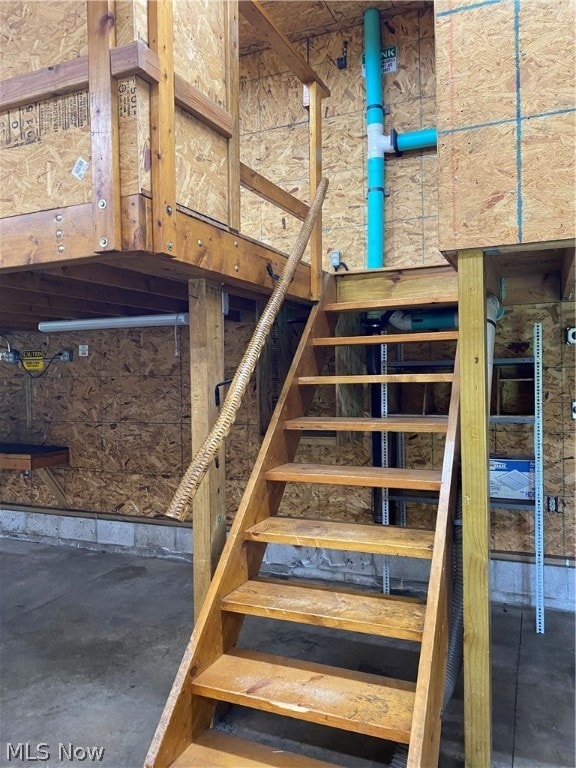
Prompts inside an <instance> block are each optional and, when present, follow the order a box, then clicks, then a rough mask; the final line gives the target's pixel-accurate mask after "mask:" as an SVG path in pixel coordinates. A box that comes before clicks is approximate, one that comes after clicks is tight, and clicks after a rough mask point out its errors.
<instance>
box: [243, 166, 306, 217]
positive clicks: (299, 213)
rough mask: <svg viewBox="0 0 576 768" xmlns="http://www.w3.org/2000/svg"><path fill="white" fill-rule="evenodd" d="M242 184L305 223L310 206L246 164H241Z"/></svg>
mask: <svg viewBox="0 0 576 768" xmlns="http://www.w3.org/2000/svg"><path fill="white" fill-rule="evenodd" d="M240 183H241V184H242V186H243V187H244V188H245V189H249V190H250V191H251V192H254V193H255V194H256V195H258V196H259V197H261V198H262V199H263V200H267V201H268V202H269V203H272V204H273V205H277V206H278V207H279V208H281V209H282V210H283V211H286V213H289V214H291V215H292V216H295V217H296V218H297V219H300V220H301V221H304V219H305V218H306V216H307V215H308V211H309V210H310V206H308V205H306V203H303V202H302V201H301V200H298V198H297V197H294V195H291V194H290V193H289V192H286V191H285V190H284V189H282V188H281V187H279V186H278V185H277V184H274V183H273V182H272V181H270V179H267V178H265V177H264V176H262V175H261V174H259V173H258V172H257V171H255V170H254V169H253V168H249V167H248V166H247V165H245V164H244V163H240Z"/></svg>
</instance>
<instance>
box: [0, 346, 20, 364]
mask: <svg viewBox="0 0 576 768" xmlns="http://www.w3.org/2000/svg"><path fill="white" fill-rule="evenodd" d="M0 362H2V363H11V364H12V365H15V364H16V363H19V362H20V353H19V352H18V350H17V349H11V350H2V352H0Z"/></svg>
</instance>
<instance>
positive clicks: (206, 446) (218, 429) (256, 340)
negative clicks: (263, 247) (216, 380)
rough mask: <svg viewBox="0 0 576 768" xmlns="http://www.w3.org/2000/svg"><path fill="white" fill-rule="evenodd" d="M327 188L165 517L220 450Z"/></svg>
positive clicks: (178, 513) (184, 502)
mask: <svg viewBox="0 0 576 768" xmlns="http://www.w3.org/2000/svg"><path fill="white" fill-rule="evenodd" d="M327 189H328V179H322V180H321V181H320V184H319V185H318V189H317V190H316V195H315V197H314V201H313V202H312V205H311V206H310V210H309V212H308V215H307V216H306V219H305V220H304V222H303V224H302V228H301V230H300V233H299V235H298V238H297V240H296V242H295V244H294V247H293V248H292V253H291V254H290V256H289V258H288V261H287V262H286V265H285V267H284V271H283V272H282V275H281V276H280V278H279V280H278V282H277V283H276V287H275V288H274V291H273V293H272V295H271V296H270V298H269V300H268V303H267V304H266V308H265V310H264V312H263V313H262V315H261V317H260V319H259V320H258V323H257V325H256V329H255V330H254V333H253V335H252V338H251V339H250V342H249V344H248V347H247V349H246V352H245V353H244V356H243V357H242V360H241V361H240V365H239V366H238V368H237V369H236V373H235V374H234V378H233V379H232V382H231V384H230V388H229V389H228V393H227V395H226V399H225V400H224V404H223V406H222V409H221V411H220V414H219V416H218V418H217V419H216V422H215V423H214V426H213V427H212V429H211V430H210V433H209V435H208V437H207V438H206V440H204V442H203V444H202V446H201V448H200V449H199V451H198V452H197V453H196V455H195V456H194V458H193V459H192V461H191V462H190V465H189V466H188V469H187V470H186V472H185V473H184V477H183V478H182V480H181V482H180V485H179V486H178V490H177V491H176V493H175V494H174V498H173V499H172V501H171V502H170V506H169V508H168V511H167V512H166V515H167V516H168V517H173V518H176V520H184V519H186V517H187V515H188V508H189V506H190V504H191V503H192V500H193V499H194V496H195V495H196V491H197V490H198V488H199V486H200V483H201V482H202V480H203V478H204V475H205V474H206V472H207V470H208V468H209V467H210V464H211V463H212V461H213V460H214V458H215V456H216V454H217V453H218V451H219V450H220V446H221V445H222V443H223V441H224V439H225V438H226V436H227V435H228V433H229V432H230V428H231V427H232V425H233V424H234V421H235V419H236V414H237V413H238V409H239V408H240V404H241V402H242V397H243V396H244V392H245V391H246V387H247V386H248V382H249V381H250V377H251V376H252V374H253V373H254V369H255V368H256V363H257V362H258V358H259V357H260V353H261V352H262V349H263V348H264V344H265V343H266V339H267V337H268V334H269V333H270V330H271V328H272V325H273V323H274V320H275V319H276V316H277V315H278V312H279V310H280V307H281V306H282V302H283V301H284V297H285V296H286V292H287V290H288V287H289V285H290V283H291V282H292V279H293V277H294V273H295V271H296V267H297V266H298V264H299V262H300V259H301V258H302V255H303V253H304V251H305V250H306V245H307V244H308V240H309V239H310V235H311V234H312V229H313V227H314V224H315V222H316V218H317V216H318V214H319V212H320V210H321V208H322V203H323V202H324V197H325V196H326V190H327Z"/></svg>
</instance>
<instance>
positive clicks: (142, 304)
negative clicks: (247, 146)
mask: <svg viewBox="0 0 576 768" xmlns="http://www.w3.org/2000/svg"><path fill="white" fill-rule="evenodd" d="M0 292H1V293H2V297H3V298H4V297H8V296H10V297H11V298H12V299H13V300H14V301H18V302H19V301H20V300H19V299H18V297H17V295H18V294H19V293H20V292H24V294H25V295H26V296H30V303H31V304H36V305H38V306H58V305H59V304H60V302H61V301H65V302H67V303H68V306H69V308H73V307H76V306H78V308H81V307H82V306H85V307H88V311H92V310H94V311H96V309H100V310H101V309H102V308H105V309H106V314H109V315H115V314H118V315H125V314H129V313H130V309H129V308H133V309H135V310H140V311H138V314H142V311H141V310H150V311H153V312H180V311H183V309H184V308H185V304H184V302H181V301H175V300H174V299H171V298H167V297H164V296H154V295H153V294H152V293H150V294H147V293H144V292H142V293H138V292H136V291H128V290H125V289H124V288H117V287H115V286H106V285H103V286H102V285H98V284H95V283H84V282H80V281H78V280H67V279H62V278H61V277H60V275H59V274H58V273H56V274H52V273H41V272H17V273H12V274H9V275H4V274H0ZM32 297H35V298H32ZM96 314H98V313H97V312H96ZM100 314H102V312H100Z"/></svg>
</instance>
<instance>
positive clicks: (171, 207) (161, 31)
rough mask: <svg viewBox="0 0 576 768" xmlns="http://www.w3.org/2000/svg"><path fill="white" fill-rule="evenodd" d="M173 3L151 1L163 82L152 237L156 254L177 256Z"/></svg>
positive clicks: (153, 43) (153, 111)
mask: <svg viewBox="0 0 576 768" xmlns="http://www.w3.org/2000/svg"><path fill="white" fill-rule="evenodd" d="M173 27H174V24H173V18H172V2H171V0H149V2H148V37H149V40H150V48H151V49H152V50H153V51H154V52H155V53H156V54H157V55H158V59H159V62H160V80H159V81H158V83H157V84H154V85H152V86H151V87H150V128H151V130H150V143H151V164H152V169H151V176H152V237H153V242H154V251H155V252H156V253H167V254H173V253H175V241H176V228H175V223H174V222H175V213H176V144H175V135H174V131H175V128H174V50H173V33H174V29H173Z"/></svg>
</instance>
